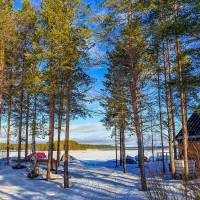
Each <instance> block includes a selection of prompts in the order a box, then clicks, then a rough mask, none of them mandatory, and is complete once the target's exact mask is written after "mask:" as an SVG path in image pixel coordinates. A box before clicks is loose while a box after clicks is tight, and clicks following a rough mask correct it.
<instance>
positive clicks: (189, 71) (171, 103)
mask: <svg viewBox="0 0 200 200" xmlns="http://www.w3.org/2000/svg"><path fill="white" fill-rule="evenodd" d="M102 6H103V7H104V9H105V10H106V11H105V12H104V14H103V15H102V14H101V15H99V21H100V24H101V27H102V29H103V32H102V35H103V36H104V37H103V39H104V42H106V43H107V44H109V47H112V48H110V49H111V50H108V53H107V58H108V66H109V67H108V72H107V74H106V75H105V83H104V85H105V89H104V91H103V92H105V94H106V95H104V96H105V98H104V101H103V102H102V106H103V107H104V109H105V111H106V114H105V117H104V119H103V120H102V121H103V122H104V124H105V125H106V126H107V127H108V128H113V129H115V128H117V130H118V131H117V132H116V131H114V133H115V134H114V135H115V137H117V138H118V137H119V141H120V142H119V143H120V144H119V145H120V155H121V156H120V157H121V160H122V163H123V160H125V159H126V158H125V153H124V152H125V136H126V135H125V132H126V133H127V134H132V133H135V134H136V136H137V144H138V157H139V167H140V174H141V189H142V190H147V183H146V177H145V169H144V137H145V136H146V135H145V134H146V133H149V130H151V131H152V129H153V132H154V138H158V137H159V138H160V144H161V146H162V160H163V174H165V163H164V145H165V140H166V138H167V139H168V142H169V155H170V166H171V172H172V176H174V174H175V166H174V159H175V158H176V157H177V148H176V143H175V135H176V130H177V129H178V128H180V127H181V126H180V125H179V124H180V123H179V121H181V124H182V128H183V133H184V137H183V138H184V139H183V149H184V152H183V159H184V174H185V178H186V179H187V178H188V173H189V172H188V155H187V152H188V130H187V114H188V113H191V112H193V111H198V109H199V102H200V101H199V100H200V98H199V87H200V78H199V77H200V66H199V62H198V59H199V55H200V54H199V53H200V49H199V46H198V45H197V44H199V40H200V37H199V33H200V32H199V31H200V25H199V14H198V13H199V11H200V3H199V1H195V0H194V1H190V0H167V1H164V0H156V1H154V0H152V1H140V0H136V1H132V0H113V1H112V0H106V1H104V2H103V4H102ZM177 124H178V126H176V125H177ZM157 132H159V135H160V136H159V135H158V134H157ZM115 141H117V140H115ZM157 144H158V143H157ZM125 167H126V166H125V164H124V168H125ZM125 171H126V170H125V169H124V172H125Z"/></svg>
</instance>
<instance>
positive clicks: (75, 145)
mask: <svg viewBox="0 0 200 200" xmlns="http://www.w3.org/2000/svg"><path fill="white" fill-rule="evenodd" d="M6 148H7V145H6V144H5V143H1V144H0V150H6ZM17 148H18V145H17V144H10V150H17ZM28 148H29V149H31V144H29V145H28ZM110 148H113V146H111V145H91V144H79V143H78V142H76V141H73V140H71V141H70V142H69V149H70V150H86V149H110ZM24 149H25V145H24V144H22V150H24ZM56 150H57V141H55V142H54V151H56ZM60 150H61V151H63V150H64V141H61V142H60ZM36 151H48V143H46V144H36Z"/></svg>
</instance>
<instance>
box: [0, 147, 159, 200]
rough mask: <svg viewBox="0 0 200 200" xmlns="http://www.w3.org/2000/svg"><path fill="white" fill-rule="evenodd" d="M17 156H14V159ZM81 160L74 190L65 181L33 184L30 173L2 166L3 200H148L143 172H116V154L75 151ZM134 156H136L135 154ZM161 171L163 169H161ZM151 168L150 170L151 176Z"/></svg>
mask: <svg viewBox="0 0 200 200" xmlns="http://www.w3.org/2000/svg"><path fill="white" fill-rule="evenodd" d="M14 154H15V153H13V155H14ZM70 154H71V155H72V156H74V157H75V158H77V160H75V161H72V162H71V164H70V176H71V178H70V183H71V187H70V189H63V188H62V182H63V180H62V179H58V180H56V181H51V182H47V181H45V180H30V179H28V178H27V177H26V170H13V169H12V168H11V167H8V166H7V167H5V166H0V199H2V200H8V199H13V200H14V199H16V200H25V199H31V200H40V199H41V200H44V199H48V200H53V199H61V200H62V199H63V200H64V199H65V200H111V199H118V200H145V199H146V198H145V194H144V193H143V192H141V191H139V188H140V183H139V176H138V174H139V169H138V167H137V165H128V166H127V174H126V175H124V174H123V173H122V170H121V169H116V168H115V162H114V160H112V159H113V158H114V156H115V154H114V152H113V151H112V153H111V152H110V151H102V150H87V151H71V153H70ZM132 155H133V154H132ZM157 167H159V165H158V166H157ZM150 169H151V167H150V164H148V166H146V171H147V173H148V172H150Z"/></svg>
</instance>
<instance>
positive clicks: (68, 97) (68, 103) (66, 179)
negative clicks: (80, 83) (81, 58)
mask: <svg viewBox="0 0 200 200" xmlns="http://www.w3.org/2000/svg"><path fill="white" fill-rule="evenodd" d="M66 85H67V87H66V88H67V91H66V130H65V161H64V188H69V123H70V111H71V90H72V88H71V83H70V81H69V80H68V81H67V84H66Z"/></svg>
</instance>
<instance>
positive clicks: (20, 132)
mask: <svg viewBox="0 0 200 200" xmlns="http://www.w3.org/2000/svg"><path fill="white" fill-rule="evenodd" d="M23 101H24V90H23V88H21V94H20V99H19V133H18V134H19V135H18V163H20V159H21V148H22V147H21V143H22V125H23V124H22V123H23Z"/></svg>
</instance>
